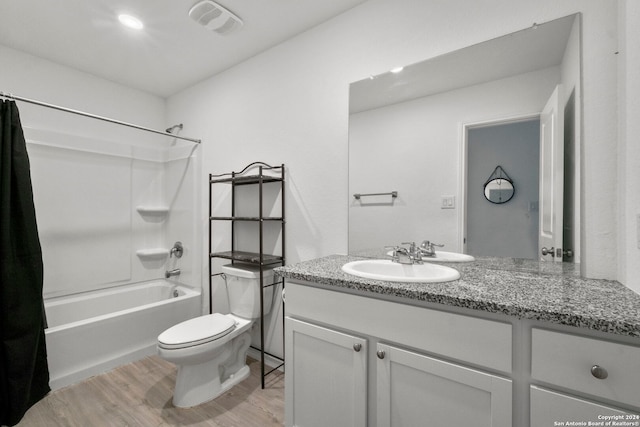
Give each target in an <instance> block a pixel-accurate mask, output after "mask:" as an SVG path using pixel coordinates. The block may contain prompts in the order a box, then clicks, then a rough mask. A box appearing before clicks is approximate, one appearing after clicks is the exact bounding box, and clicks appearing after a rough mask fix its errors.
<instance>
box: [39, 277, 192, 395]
mask: <svg viewBox="0 0 640 427" xmlns="http://www.w3.org/2000/svg"><path fill="white" fill-rule="evenodd" d="M45 311H46V314H47V321H48V326H49V327H48V328H47V329H46V330H45V337H46V342H47V354H48V361H49V372H50V376H51V381H50V386H51V388H52V389H54V390H55V389H58V388H61V387H64V386H67V385H69V384H73V383H76V382H78V381H81V380H83V379H86V378H89V377H91V376H93V375H97V374H100V373H103V372H106V371H108V370H110V369H112V368H115V367H117V366H119V365H122V364H124V363H129V362H132V361H134V360H138V359H140V358H142V357H145V356H149V355H152V354H156V343H157V338H158V335H159V334H160V333H161V332H162V331H164V330H165V329H167V328H169V327H171V326H173V325H175V324H177V323H179V322H182V321H184V320H187V319H191V318H193V317H196V316H199V315H200V314H201V303H200V290H196V289H193V288H191V287H189V286H186V285H184V284H181V283H178V282H176V281H173V280H154V281H148V282H141V283H138V284H133V285H126V286H119V287H115V288H109V289H104V290H99V291H92V292H87V293H82V294H78V295H71V296H65V297H57V298H51V299H47V300H45Z"/></svg>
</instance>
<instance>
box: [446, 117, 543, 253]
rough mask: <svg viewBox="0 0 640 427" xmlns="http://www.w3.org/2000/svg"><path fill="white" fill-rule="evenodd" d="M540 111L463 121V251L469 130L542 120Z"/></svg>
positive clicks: (461, 248) (460, 191) (462, 243)
mask: <svg viewBox="0 0 640 427" xmlns="http://www.w3.org/2000/svg"><path fill="white" fill-rule="evenodd" d="M540 114H541V113H540V112H539V111H537V112H535V113H526V114H517V115H513V116H505V117H500V118H493V119H486V120H481V121H477V122H463V123H461V124H460V135H459V138H458V140H459V141H460V144H459V150H458V152H459V153H460V154H459V156H460V161H459V165H460V171H459V173H460V178H459V188H458V194H459V195H460V201H459V207H460V208H459V209H458V230H459V234H458V248H459V251H460V252H461V253H465V254H466V253H467V168H468V161H469V160H468V149H469V130H470V129H472V128H480V127H489V126H499V125H503V124H508V123H518V122H526V121H529V120H533V119H538V120H540Z"/></svg>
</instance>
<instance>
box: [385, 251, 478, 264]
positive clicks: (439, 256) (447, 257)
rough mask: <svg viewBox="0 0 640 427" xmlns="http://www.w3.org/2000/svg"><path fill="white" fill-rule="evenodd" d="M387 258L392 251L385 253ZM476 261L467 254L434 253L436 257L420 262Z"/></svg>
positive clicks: (425, 258) (391, 254) (426, 258)
mask: <svg viewBox="0 0 640 427" xmlns="http://www.w3.org/2000/svg"><path fill="white" fill-rule="evenodd" d="M387 256H393V251H389V252H387ZM475 260H476V259H475V258H474V257H472V256H471V255H467V254H459V253H457V252H446V251H436V256H434V257H428V256H425V257H422V261H430V262H438V261H441V262H471V261H475Z"/></svg>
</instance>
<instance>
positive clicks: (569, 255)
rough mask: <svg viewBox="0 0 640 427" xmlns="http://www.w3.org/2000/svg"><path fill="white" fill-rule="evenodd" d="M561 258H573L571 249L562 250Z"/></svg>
mask: <svg viewBox="0 0 640 427" xmlns="http://www.w3.org/2000/svg"><path fill="white" fill-rule="evenodd" d="M562 256H565V257H567V258H573V251H572V250H571V249H566V250H564V249H563V250H562Z"/></svg>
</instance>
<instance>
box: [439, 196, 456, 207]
mask: <svg viewBox="0 0 640 427" xmlns="http://www.w3.org/2000/svg"><path fill="white" fill-rule="evenodd" d="M440 208H441V209H455V208H456V196H442V198H441V204H440Z"/></svg>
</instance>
